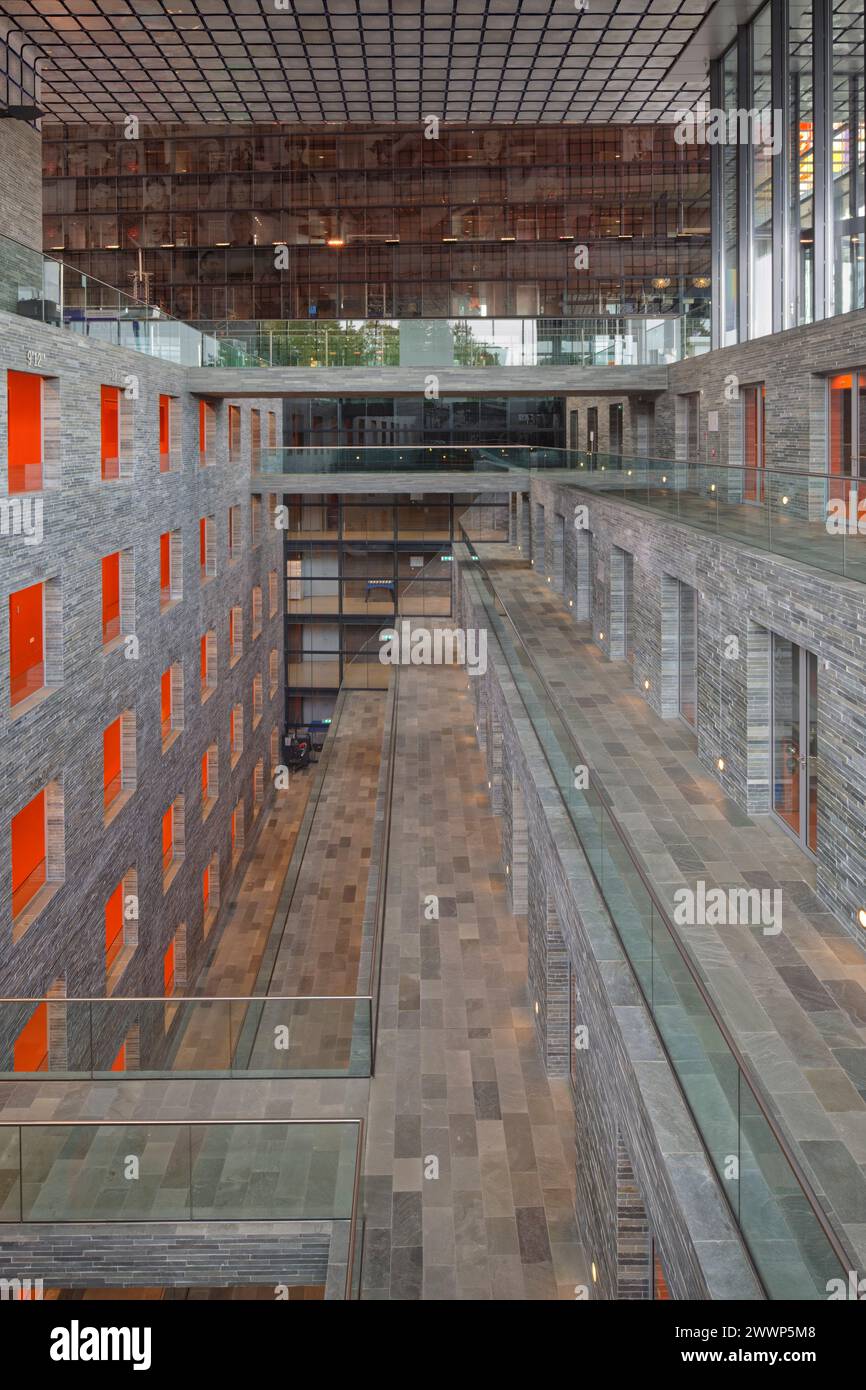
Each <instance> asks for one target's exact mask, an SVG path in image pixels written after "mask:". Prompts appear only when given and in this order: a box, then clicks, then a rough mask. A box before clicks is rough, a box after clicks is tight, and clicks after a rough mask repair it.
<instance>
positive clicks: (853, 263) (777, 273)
mask: <svg viewBox="0 0 866 1390" xmlns="http://www.w3.org/2000/svg"><path fill="white" fill-rule="evenodd" d="M864 31H866V20H864V5H863V0H814V3H812V0H770V3H769V4H767V5H765V6H764V7H763V9H762V10H760V11H759V13H758V14H757V15H756V16H755V17H754V19H752V20H751V21H750V23H749V25H748V26H745V27H743V28H741V30H740V34H739V37H738V39H737V41H736V42H735V43H734V44H733V45H732V46H731V47H730V48H729V49H728V50H727V52H726V53H725V54H723V55H722V56H721V57H720V58H719V59H718V60H717V66H716V68H715V71H714V78H713V81H714V90H715V91H716V92H717V93H718V99H719V100H720V101H721V103H722V105H723V108H724V110H725V112H726V113H727V115H728V120H727V123H726V125H727V130H726V133H725V135H724V137H723V139H722V143H721V144H720V145H719V146H718V148H717V149H716V150H715V153H714V159H715V163H714V175H713V176H714V178H715V179H717V180H718V185H717V187H718V190H719V191H718V196H717V198H716V202H715V204H714V208H715V212H714V216H715V219H716V225H715V227H714V234H715V246H716V262H715V263H716V267H717V273H718V275H719V277H720V284H719V285H718V287H717V292H718V294H719V295H720V302H721V306H722V307H721V313H720V315H719V319H718V327H717V332H718V337H719V342H718V344H717V346H727V345H729V344H731V343H734V342H738V341H742V340H744V339H746V338H756V337H760V336H762V335H764V334H767V333H771V332H779V331H781V330H782V329H783V328H792V327H796V326H798V325H800V324H806V323H812V322H813V321H814V320H815V319H816V318H822V317H827V316H830V315H833V314H845V313H850V312H851V311H853V310H856V309H862V308H863V307H864V305H866V268H864V242H866V105H864V87H866V67H864V64H866V59H864V50H866V44H864ZM744 62H746V63H747V71H746V72H745V73H744V72H743V70H742V64H743V63H744ZM825 90H826V96H824V95H822V94H823V93H825ZM819 102H820V106H819ZM734 112H739V113H740V118H739V119H738V120H734V119H733V113H734ZM771 113H772V116H773V128H772V135H771V131H770V124H769V117H770V114H771ZM762 115H763V116H765V117H766V122H765V121H764V120H762V119H761V117H762ZM746 116H749V117H750V118H749V122H748V125H749V128H748V129H745V128H744V127H745V125H746V121H745V119H744V117H746ZM780 281H782V282H783V287H784V288H783V293H782V295H781V296H777V299H776V306H775V308H774V304H773V287H774V285H777V284H778V283H779V282H780ZM746 284H747V285H748V297H747V303H746V304H744V303H743V297H742V291H743V287H744V285H746ZM742 314H745V318H746V321H745V322H742V321H740V318H741V315H742Z"/></svg>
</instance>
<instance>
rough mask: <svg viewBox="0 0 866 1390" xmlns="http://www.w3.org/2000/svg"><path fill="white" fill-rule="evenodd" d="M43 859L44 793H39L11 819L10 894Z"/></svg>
mask: <svg viewBox="0 0 866 1390" xmlns="http://www.w3.org/2000/svg"><path fill="white" fill-rule="evenodd" d="M44 859H45V792H44V791H41V792H39V793H38V794H37V795H36V796H34V798H33V800H32V801H28V803H27V805H26V806H23V807H22V808H21V810H20V811H19V812H18V815H17V816H13V817H12V892H13V893H15V892H16V891H17V890H18V889H19V888H20V887H21V885H22V883H23V882H24V880H25V879H27V878H29V876H30V875H31V874H32V873H33V871H34V869H36V868H38V866H39V865H40V864H41V863H42V862H43V860H44Z"/></svg>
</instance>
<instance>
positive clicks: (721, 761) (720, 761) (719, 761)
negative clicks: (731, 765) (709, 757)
mask: <svg viewBox="0 0 866 1390" xmlns="http://www.w3.org/2000/svg"><path fill="white" fill-rule="evenodd" d="M716 767H717V768H718V769H719V772H724V770H725V760H724V758H717V759H716Z"/></svg>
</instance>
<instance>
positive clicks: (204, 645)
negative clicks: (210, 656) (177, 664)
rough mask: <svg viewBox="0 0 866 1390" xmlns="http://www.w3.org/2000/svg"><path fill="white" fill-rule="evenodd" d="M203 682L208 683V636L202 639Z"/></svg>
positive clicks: (203, 683)
mask: <svg viewBox="0 0 866 1390" xmlns="http://www.w3.org/2000/svg"><path fill="white" fill-rule="evenodd" d="M201 683H202V685H207V637H203V638H202V639H201Z"/></svg>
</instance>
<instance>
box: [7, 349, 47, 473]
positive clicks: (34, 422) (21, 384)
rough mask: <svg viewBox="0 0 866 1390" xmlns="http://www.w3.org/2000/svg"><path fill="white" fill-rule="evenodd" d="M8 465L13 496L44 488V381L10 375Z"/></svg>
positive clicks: (24, 375) (29, 373) (8, 395)
mask: <svg viewBox="0 0 866 1390" xmlns="http://www.w3.org/2000/svg"><path fill="white" fill-rule="evenodd" d="M6 392H7V403H8V410H9V418H8V454H7V458H8V465H9V491H10V492H38V491H39V489H40V488H41V487H42V378H41V376H34V375H33V373H32V372H12V371H10V372H7V373H6Z"/></svg>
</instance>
